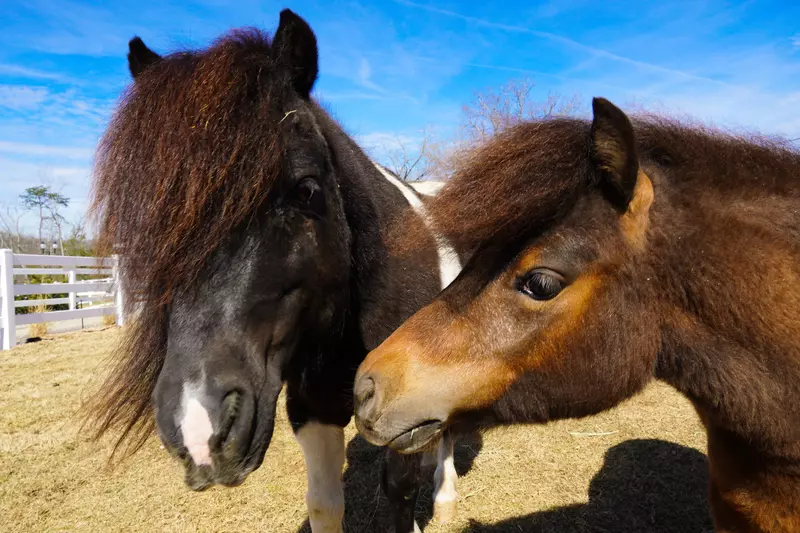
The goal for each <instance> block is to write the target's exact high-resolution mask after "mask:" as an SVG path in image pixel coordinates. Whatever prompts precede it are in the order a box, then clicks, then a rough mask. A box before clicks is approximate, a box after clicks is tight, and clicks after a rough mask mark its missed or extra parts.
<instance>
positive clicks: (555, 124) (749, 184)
mask: <svg viewBox="0 0 800 533" xmlns="http://www.w3.org/2000/svg"><path fill="white" fill-rule="evenodd" d="M633 123H634V127H635V130H636V135H637V143H638V146H639V157H640V160H641V161H642V164H643V165H656V166H658V167H659V169H660V170H662V171H663V173H664V174H665V175H666V176H667V177H668V178H669V177H670V176H673V175H674V176H681V177H680V179H682V180H685V181H692V182H695V181H699V182H704V183H706V184H707V186H710V187H718V186H721V185H724V187H726V188H729V189H731V190H742V191H744V192H752V193H757V192H758V191H759V190H762V191H767V190H769V191H771V192H776V191H777V192H781V193H783V194H790V193H791V194H797V192H798V188H799V187H800V181H799V180H798V176H800V153H798V151H797V150H796V149H793V148H792V147H791V145H790V144H789V143H788V142H787V141H785V140H782V139H778V138H766V137H757V136H752V137H749V136H740V135H734V134H729V133H724V132H721V131H716V130H712V129H708V128H705V127H703V126H700V125H685V124H681V123H678V122H676V121H672V120H669V119H665V118H663V117H657V116H652V115H640V116H638V117H634V118H633ZM590 127H591V124H590V122H589V121H584V120H580V119H567V118H554V119H545V120H540V121H532V122H526V123H522V124H519V125H517V126H515V127H513V128H510V129H509V130H506V131H505V132H503V133H501V134H499V135H498V136H497V137H496V138H495V139H493V140H492V141H490V142H488V143H486V144H484V145H482V146H480V147H478V148H477V149H475V150H474V151H473V152H472V153H470V154H469V155H468V156H467V157H466V158H465V159H464V160H463V161H461V163H460V165H459V168H458V170H457V171H456V173H455V175H454V176H453V178H452V179H451V180H450V181H449V182H448V183H447V184H446V185H445V187H444V188H443V189H442V191H441V192H440V193H439V194H438V195H437V196H436V197H435V198H434V199H433V200H432V201H431V203H430V206H429V210H430V214H431V216H432V217H433V219H434V221H435V223H436V225H437V227H438V228H439V230H440V231H441V232H442V233H443V234H444V235H445V236H446V237H447V238H449V239H451V240H452V241H453V242H455V243H456V245H457V246H458V247H461V248H462V249H465V250H474V249H476V248H477V247H480V246H481V245H482V244H483V243H487V242H493V243H503V242H505V241H508V240H509V239H514V238H517V237H519V236H520V235H523V234H526V233H527V232H528V230H530V229H532V228H541V227H546V226H547V225H549V224H551V223H553V222H554V221H555V220H556V219H557V218H559V217H560V216H561V215H563V214H564V213H565V212H566V211H567V210H568V209H569V208H570V207H571V206H573V205H574V202H575V200H576V198H577V197H578V195H579V194H580V193H581V192H582V191H583V190H585V188H586V187H589V186H592V185H593V184H594V183H596V177H595V176H594V175H592V171H591V169H590V166H589V158H588V157H583V155H584V154H588V153H589V149H590V135H589V132H590ZM677 167H680V172H670V168H676V169H677ZM712 169H714V171H713V172H712V171H711V170H712ZM765 176H769V182H765V178H764V177H765ZM675 179H677V178H675ZM715 180H716V181H715ZM487 182H488V183H491V186H488V187H487ZM404 226H405V227H411V228H412V229H411V230H410V231H411V232H412V233H411V234H406V235H404V236H403V237H401V240H402V242H403V243H404V246H403V247H404V248H407V247H409V246H410V247H412V248H413V246H414V242H415V241H417V235H415V234H414V233H413V232H414V231H415V229H413V228H414V226H415V225H412V224H406V225H404Z"/></svg>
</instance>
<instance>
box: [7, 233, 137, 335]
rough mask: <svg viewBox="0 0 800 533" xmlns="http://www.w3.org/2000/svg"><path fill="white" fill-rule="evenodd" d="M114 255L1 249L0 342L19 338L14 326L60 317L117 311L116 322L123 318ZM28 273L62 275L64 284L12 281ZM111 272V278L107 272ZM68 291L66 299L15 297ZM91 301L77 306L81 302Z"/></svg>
mask: <svg viewBox="0 0 800 533" xmlns="http://www.w3.org/2000/svg"><path fill="white" fill-rule="evenodd" d="M118 261H119V260H118V258H117V256H114V257H74V256H62V255H35V254H15V253H13V252H12V251H11V250H5V249H3V250H0V340H2V343H1V345H0V347H2V349H3V350H9V349H11V348H13V347H14V346H15V345H16V343H17V339H16V337H17V334H16V328H17V326H22V325H28V324H36V323H41V322H58V321H61V320H73V319H77V318H89V317H97V316H104V315H116V322H117V324H119V325H122V324H123V323H124V316H123V313H122V311H123V308H122V305H123V299H122V290H121V288H120V283H119V275H118V272H119V268H118ZM32 274H50V275H60V276H66V277H67V282H66V283H15V278H16V280H17V281H20V278H22V277H24V276H28V275H32ZM79 275H92V276H97V275H102V276H106V278H104V279H94V280H85V281H78V276H79ZM109 275H110V277H108V276H109ZM64 293H67V294H68V296H67V297H66V298H63V297H59V298H40V299H36V300H16V298H15V297H16V296H29V295H52V294H64ZM98 302H99V303H100V305H92V306H91V307H88V308H82V309H81V308H79V306H80V305H82V304H84V303H91V304H97V303H98ZM63 304H66V305H67V306H68V309H67V310H64V311H46V312H42V313H26V314H23V315H17V314H15V313H16V309H18V308H23V307H28V308H30V307H37V306H40V305H45V306H48V305H63Z"/></svg>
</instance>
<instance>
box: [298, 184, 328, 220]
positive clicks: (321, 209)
mask: <svg viewBox="0 0 800 533" xmlns="http://www.w3.org/2000/svg"><path fill="white" fill-rule="evenodd" d="M294 199H295V202H296V203H297V206H298V207H299V208H300V209H301V210H302V211H304V212H306V213H310V214H314V215H317V216H320V217H321V216H322V215H324V214H325V195H324V194H323V192H322V187H320V186H319V183H317V180H316V179H314V178H311V177H306V178H303V179H302V180H300V183H298V184H297V187H296V188H295V191H294Z"/></svg>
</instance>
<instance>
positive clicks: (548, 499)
mask: <svg viewBox="0 0 800 533" xmlns="http://www.w3.org/2000/svg"><path fill="white" fill-rule="evenodd" d="M117 337H118V329H117V328H108V329H105V330H102V331H94V332H78V333H73V334H67V335H62V336H58V337H51V338H46V339H45V340H44V341H42V342H39V343H35V344H28V345H24V346H21V347H19V348H16V349H14V350H11V351H10V352H0V375H2V376H3V378H2V382H1V383H0V515H1V516H3V517H4V518H3V523H4V524H5V526H3V531H6V532H12V531H20V532H22V531H72V530H76V529H81V530H84V531H270V532H290V533H291V532H296V531H298V530H300V529H301V528H304V527H306V526H305V519H306V512H305V505H304V494H305V483H306V482H305V474H304V468H303V460H302V456H301V454H300V451H299V449H298V447H297V445H296V444H295V443H294V440H293V438H292V435H291V432H290V430H289V428H288V424H287V422H286V420H285V416H284V414H283V412H282V411H281V413H280V419H279V420H278V423H277V425H276V431H275V437H274V439H273V443H272V446H271V447H270V450H269V451H268V453H267V457H266V460H265V462H264V465H263V466H262V467H261V468H260V469H259V470H258V471H256V472H255V473H254V474H253V475H252V476H251V477H250V478H249V479H248V480H247V482H246V483H245V484H244V485H242V486H241V487H238V488H235V489H221V488H215V489H212V490H209V491H206V492H203V493H192V492H190V491H189V490H188V489H186V488H185V487H184V486H183V483H182V473H181V472H180V467H179V465H178V464H176V463H174V462H173V461H172V460H171V459H170V458H169V457H168V455H167V454H166V453H165V452H164V451H163V450H161V449H160V446H159V444H158V442H157V441H155V440H152V441H151V442H150V443H148V445H147V446H146V447H145V448H144V449H143V450H142V451H141V452H140V453H139V454H138V455H136V456H135V457H134V459H133V460H130V461H128V462H127V463H125V464H124V465H123V466H122V467H120V468H118V469H117V470H114V471H110V470H108V469H107V468H106V466H105V461H106V459H107V457H108V452H109V445H108V443H105V444H103V445H93V444H90V443H88V442H87V441H86V439H85V438H84V436H82V435H80V434H79V433H78V429H77V428H78V425H77V423H76V419H75V413H76V411H77V409H78V406H79V403H80V401H81V398H83V397H85V395H86V394H88V393H90V391H91V388H89V387H88V384H89V383H90V380H91V379H93V377H96V376H97V375H98V372H97V367H98V364H99V363H100V362H101V360H102V359H103V358H104V357H105V356H106V354H107V353H108V352H109V350H110V348H111V346H112V344H113V343H114V342H115V341H116V340H117ZM348 436H349V438H350V439H351V440H350V444H349V445H348V467H347V470H346V471H345V474H344V477H345V483H346V490H347V493H346V494H347V516H346V531H350V532H361V531H386V527H385V524H386V522H385V519H386V511H387V508H386V504H385V502H384V501H383V499H382V498H381V497H380V496H379V491H378V474H379V465H380V458H381V452H380V451H379V450H377V449H375V448H373V447H372V446H369V445H368V444H366V443H365V442H364V441H363V440H361V439H359V438H353V436H354V431H353V429H352V426H351V427H350V428H348ZM704 446H705V437H704V433H703V430H702V427H701V426H700V424H699V423H698V421H697V419H696V416H695V414H694V411H693V409H692V408H691V406H690V405H689V404H688V403H687V402H686V401H685V400H683V399H682V398H681V397H679V396H678V395H677V394H675V393H674V392H673V391H671V390H670V389H669V388H667V387H666V386H664V385H662V384H655V385H653V386H652V387H650V388H649V389H647V390H646V391H645V392H644V393H643V394H641V395H640V396H638V397H637V398H635V399H634V400H632V401H630V402H628V403H626V404H625V405H623V406H621V407H620V408H618V409H616V410H614V411H612V412H609V413H606V414H604V415H601V416H597V417H593V418H588V419H584V420H571V421H564V422H559V423H554V424H549V425H547V426H537V427H524V428H523V427H521V428H511V429H505V430H498V431H494V432H491V433H488V434H486V435H484V436H483V438H478V437H473V438H464V439H462V441H461V442H460V443H459V445H458V448H457V456H458V457H457V458H458V467H459V470H460V471H461V473H462V474H463V477H462V478H461V479H460V481H459V493H460V501H459V513H460V514H459V518H458V519H457V521H456V522H455V523H451V524H448V525H438V524H435V523H430V524H429V525H428V526H427V527H426V530H427V531H428V532H431V533H444V532H466V531H487V532H511V531H514V532H517V531H542V532H550V531H552V532H562V531H566V532H583V531H592V532H601V531H602V532H611V531H614V532H621V533H628V532H645V531H653V532H673V531H674V532H679V531H680V532H698V531H706V530H710V529H711V524H710V522H709V519H708V516H707V506H706V503H705V491H706V489H705V484H706V474H705V456H704V455H703V454H702V453H701V452H700V450H703V449H704ZM478 451H479V452H480V453H478V454H477V456H476V452H478ZM467 470H468V471H467ZM430 498H431V496H430V486H429V485H428V486H426V487H424V489H423V493H422V496H421V498H420V504H419V508H418V514H419V518H420V521H421V522H422V523H423V524H424V523H426V522H428V520H429V519H430V516H431V506H430Z"/></svg>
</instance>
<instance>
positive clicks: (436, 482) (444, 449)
mask: <svg viewBox="0 0 800 533" xmlns="http://www.w3.org/2000/svg"><path fill="white" fill-rule="evenodd" d="M454 448H455V438H454V437H453V435H452V434H451V433H450V432H446V433H445V435H444V437H442V440H440V441H439V450H438V453H437V459H438V461H437V465H436V472H434V474H433V505H434V508H435V507H436V506H437V505H445V506H452V505H454V502H455V501H456V500H457V499H458V493H457V492H456V481H458V472H456V465H455V461H454V458H453V454H454Z"/></svg>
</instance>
